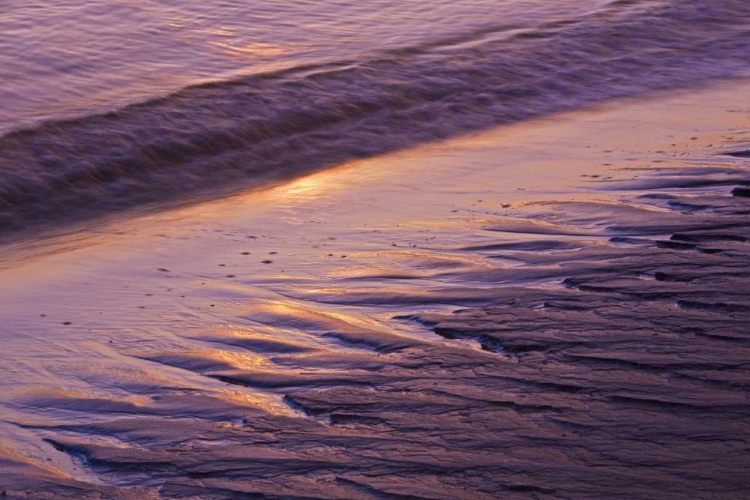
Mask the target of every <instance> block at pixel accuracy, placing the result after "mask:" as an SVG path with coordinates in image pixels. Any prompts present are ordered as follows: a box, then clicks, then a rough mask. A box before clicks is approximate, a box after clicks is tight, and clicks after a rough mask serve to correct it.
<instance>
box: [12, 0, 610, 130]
mask: <svg viewBox="0 0 750 500" xmlns="http://www.w3.org/2000/svg"><path fill="white" fill-rule="evenodd" d="M603 3H604V2H602V1H601V0H579V1H564V2H540V1H538V0H537V1H529V0H501V1H488V0H462V1H460V2H452V1H446V0H439V1H430V2H420V1H406V2H397V1H393V0H376V1H373V2H352V1H342V0H327V1H305V0H302V1H291V0H273V1H264V2H258V1H255V2H237V1H221V2H202V1H195V0H192V1H173V0H158V1H146V2H131V1H108V0H94V1H84V0H49V1H48V0H44V1H16V0H11V1H8V2H4V4H3V6H2V12H1V13H0V68H2V69H1V70H0V109H2V115H0V132H2V131H7V130H8V129H11V128H18V127H20V126H28V125H30V124H32V123H35V122H39V121H42V120H50V119H55V118H61V117H71V116H79V115H84V114H90V113H92V112H95V111H101V110H103V109H111V108H116V107H118V106H121V105H122V104H124V103H127V102H132V101H140V100H145V99H148V98H151V97H153V96H155V95H158V94H161V93H164V92H166V91H172V90H175V89H178V88H182V87H186V86H189V85H193V84H195V83H198V82H201V81H220V80H227V79H230V78H232V77H236V76H237V75H247V74H254V73H260V72H268V71H277V70H278V69H280V68H283V67H295V66H302V65H307V64H321V63H325V62H334V61H341V60H358V59H367V58H370V57H373V56H374V55H376V54H381V53H383V52H384V51H388V50H398V49H403V48H414V47H418V46H420V45H429V44H433V43H441V42H442V43H444V41H445V40H446V39H451V38H454V37H458V38H463V37H470V36H472V34H478V33H481V32H483V31H487V30H489V31H502V30H511V29H518V28H533V27H535V26H538V25H539V24H541V23H544V22H545V21H551V20H555V19H560V18H566V17H568V16H574V15H578V14H581V13H583V12H586V11H587V10H590V9H595V8H597V7H598V6H600V5H602V4H603Z"/></svg>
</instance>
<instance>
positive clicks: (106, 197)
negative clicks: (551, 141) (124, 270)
mask: <svg viewBox="0 0 750 500" xmlns="http://www.w3.org/2000/svg"><path fill="white" fill-rule="evenodd" d="M24 5H26V4H24ZM76 5H77V6H78V7H79V8H83V7H82V6H81V5H80V4H75V3H74V4H73V5H72V6H69V7H68V8H63V7H59V8H54V9H53V8H44V9H36V10H33V9H31V10H29V8H28V7H23V8H21V7H19V8H17V9H15V10H13V9H11V10H10V14H7V15H5V16H4V17H3V22H5V23H10V25H11V26H10V28H8V29H6V30H4V31H3V33H4V34H5V37H6V41H5V42H3V45H2V47H3V50H1V51H0V57H3V58H6V59H9V60H8V61H6V64H0V67H3V68H8V69H5V71H10V70H12V71H14V73H13V75H11V76H8V77H6V78H3V79H1V80H0V85H2V87H0V88H1V89H2V90H0V102H1V103H2V108H3V109H4V110H5V113H6V118H5V120H3V122H4V123H6V124H7V129H8V130H9V129H11V128H18V127H20V128H21V129H22V130H17V131H16V132H9V133H7V134H6V135H4V136H2V137H0V230H6V231H7V230H13V229H24V228H26V227H29V226H31V225H34V224H36V223H43V222H47V223H49V222H50V221H52V222H57V223H59V222H66V221H68V220H71V219H81V218H90V217H93V216H97V215H99V214H101V213H105V212H111V211H117V210H122V209H125V208H129V207H135V206H140V205H144V204H148V203H154V202H164V201H170V200H184V199H189V198H190V197H191V196H194V195H197V194H200V193H201V192H205V191H206V190H209V189H212V188H216V187H219V188H226V187H229V188H241V187H247V186H251V185H258V184H262V183H267V182H274V181H279V180H283V179H290V178H294V177H298V176H300V175H304V174H306V173H310V172H313V171H316V170H320V169H324V168H329V167H331V166H334V165H336V164H340V163H342V162H346V161H349V160H352V159H356V158H361V157H368V156H374V155H378V154H383V153H387V152H390V151H394V150H398V149H402V148H406V147H411V146H414V145H417V144H421V143H425V142H431V141H437V140H441V139H444V138H447V137H451V136H454V135H457V134H461V133H466V132H470V131H473V130H478V129H483V128H487V127H491V126H494V125H498V124H505V123H511V122H515V121H519V120H524V119H529V118H533V117H538V116H544V115H548V114H551V113H555V112H560V111H565V110H571V109H577V108H579V107H581V106H585V105H589V104H592V103H595V102H602V101H606V100H609V99H612V98H616V97H623V96H633V95H638V94H641V93H644V92H648V91H654V90H663V89H674V88H680V87H690V86H693V85H697V84H701V83H705V82H707V81H710V80H714V79H724V78H732V77H736V76H739V75H744V74H746V73H747V71H748V70H749V69H750V50H749V49H750V4H748V2H746V1H744V0H719V1H713V2H702V1H698V0H693V1H658V0H642V1H614V2H604V3H603V2H563V3H562V4H561V3H559V2H555V3H554V7H550V5H552V3H550V2H537V3H531V4H529V3H521V2H502V3H500V4H498V3H497V2H479V1H476V2H442V3H438V4H433V3H430V5H429V6H425V5H423V4H417V3H408V2H407V3H406V5H404V3H395V2H384V3H375V4H370V3H368V4H367V5H368V7H361V6H359V7H358V6H355V4H351V5H347V4H343V5H339V4H325V3H324V4H320V3H315V4H314V6H313V5H312V4H311V5H309V6H308V7H309V9H306V10H304V15H302V14H299V15H297V16H295V15H292V14H290V13H289V12H288V10H289V9H288V8H287V9H286V10H285V9H284V8H282V7H284V6H285V5H286V6H287V7H290V5H291V4H285V3H271V4H264V7H263V9H261V10H258V9H250V8H249V7H245V8H243V9H240V8H239V7H236V6H232V5H228V6H227V8H226V9H227V10H222V9H221V8H213V7H212V9H210V13H207V14H206V13H204V14H201V13H195V12H192V11H190V7H189V6H188V7H184V6H183V7H179V8H178V7H175V6H172V7H169V8H167V7H163V10H164V12H169V14H163V15H160V13H161V12H162V11H161V10H159V8H158V6H155V5H154V4H149V3H147V4H138V6H137V7H135V6H133V5H131V4H127V7H126V6H123V5H121V4H112V3H111V2H107V3H106V4H104V3H102V4H99V3H90V2H86V3H85V8H84V10H83V11H81V12H79V11H77V10H76V9H75V7H76ZM144 5H145V7H144ZM160 5H161V4H160ZM295 5H296V6H298V4H295ZM357 5H359V4H357ZM194 8H195V9H198V7H197V6H196V7H194ZM87 9H91V12H89V13H87V12H88V10H87ZM143 9H145V10H143ZM154 9H155V10H154ZM24 12H25V13H26V14H24ZM175 12H181V14H180V15H177V14H175ZM185 12H192V14H186V13H185ZM31 13H36V14H35V16H36V17H41V18H42V19H44V16H51V15H52V14H53V13H56V14H55V15H61V16H63V17H64V19H62V20H54V19H52V20H50V19H47V20H46V21H44V22H43V21H37V20H36V17H34V16H32V14H31ZM173 15H174V16H177V18H181V17H180V16H183V17H184V16H187V17H188V18H190V19H193V20H194V21H195V22H196V23H197V24H198V25H197V26H193V25H192V24H190V23H187V24H188V25H189V27H182V25H183V24H186V22H185V21H184V20H183V21H174V23H173V24H176V25H178V26H177V27H173V28H170V29H173V30H176V31H175V33H173V36H170V35H168V33H171V31H169V30H166V29H165V30H160V29H157V28H158V26H162V25H169V23H170V22H172V21H167V19H169V18H170V16H173ZM24 16H25V17H24ZM65 16H67V17H65ZM107 16H109V17H112V18H115V19H116V22H115V21H112V22H106V20H108V19H109V17H107ZM139 16H147V17H148V19H149V20H150V21H149V22H151V23H156V25H157V27H156V28H153V29H146V30H145V33H144V34H141V33H136V34H133V33H132V26H139V27H141V26H148V25H149V22H146V21H145V20H144V21H142V22H138V21H134V20H133V19H137V18H139ZM191 16H192V17H191ZM254 16H255V17H260V18H262V19H263V22H250V21H248V19H251V18H252V19H254V18H255V17H254ZM228 19H231V21H228ZM14 20H15V21H14ZM32 20H34V22H31V21H32ZM14 23H15V24H14ZM123 23H124V25H123ZM201 23H204V24H205V25H201ZM224 24H228V26H227V28H226V30H225V31H227V32H228V33H231V34H227V33H224V32H221V33H218V34H217V30H219V31H221V30H220V27H221V26H224ZM13 26H15V28H13ZM45 26H46V27H47V28H46V31H45V29H44V27H45ZM68 26H69V28H67V27H68ZM128 26H130V27H131V29H130V31H129V30H128V29H127V27H128ZM311 26H312V27H314V29H313V31H314V33H315V34H314V35H309V36H308V35H305V34H304V33H305V32H306V31H305V30H306V29H308V28H309V29H312V28H310V27H311ZM448 26H450V27H448ZM61 27H65V28H61ZM139 29H140V28H139ZM183 30H187V32H188V33H193V31H195V32H196V33H198V34H199V35H198V34H196V35H195V37H197V38H191V36H192V35H191V36H187V35H186V36H187V39H188V40H190V41H191V42H190V43H195V44H196V45H197V46H198V48H196V47H193V46H192V45H188V46H186V47H182V46H181V45H180V44H184V43H187V42H186V41H185V40H184V39H183V38H181V36H182V35H178V34H180V33H182V34H184V32H183ZM190 30H193V31H190ZM256 31H259V33H258V34H257V35H256V34H254V33H255V32H256ZM14 33H16V34H17V36H14V37H11V36H10V35H11V34H14ZM127 33H130V35H127ZM79 35H80V36H82V37H83V39H82V40H79V41H77V42H75V41H72V42H67V41H65V40H64V39H63V40H58V39H57V38H56V37H58V36H60V37H63V38H64V37H65V36H79ZM84 35H85V36H84ZM254 36H255V37H256V38H257V43H258V44H261V45H263V44H269V43H271V42H270V41H269V40H275V42H273V43H277V44H279V45H281V46H284V47H286V46H290V47H291V46H293V45H294V43H297V42H299V38H305V40H306V42H308V43H310V44H312V46H313V49H310V50H307V49H305V50H307V51H305V50H302V51H301V52H299V54H298V55H297V56H295V55H287V52H289V53H291V54H295V53H296V52H294V50H293V49H282V50H281V52H280V53H279V54H275V55H274V54H271V55H267V56H264V57H266V59H268V61H267V66H263V64H265V63H262V64H261V63H259V64H257V65H254V66H253V63H247V61H246V60H245V59H242V58H239V59H238V58H236V57H234V56H231V57H229V56H228V55H227V54H234V51H233V50H230V48H227V47H226V45H229V46H232V44H235V45H236V46H237V47H241V46H246V45H247V44H250V43H253V42H251V41H250V39H252V38H253V37H254ZM87 37H88V38H87ZM222 37H229V39H230V40H229V41H225V42H226V43H224V45H223V46H221V47H217V45H216V43H213V42H216V39H217V38H218V39H221V38H222ZM233 37H234V38H233ZM342 37H343V38H345V39H347V40H350V42H351V43H349V42H347V43H344V42H343V41H342V39H341V38H342ZM129 38H133V39H135V41H133V42H132V43H124V41H127V40H129ZM235 38H236V40H235ZM196 40H197V41H196ZM232 40H234V41H232ZM15 41H24V42H28V43H29V44H30V46H31V47H36V46H37V45H39V54H48V53H49V54H50V55H49V56H47V55H39V54H37V55H34V54H36V52H35V51H34V50H33V49H32V50H31V51H29V50H17V48H16V47H15V46H14V45H13V44H14V43H15ZM45 44H46V45H45ZM316 44H317V45H316ZM162 45H164V46H165V47H166V49H164V51H161V50H160V49H159V47H162ZM219 45H221V44H219ZM51 46H54V47H55V48H56V49H55V50H52V49H49V47H51ZM77 47H85V49H86V51H85V52H84V53H85V54H88V51H93V54H91V55H90V57H89V55H81V54H79V52H80V51H82V50H83V49H78V48H77ZM200 47H202V48H203V50H204V51H205V54H204V55H201V54H203V52H202V51H201V49H200ZM222 47H223V48H222ZM235 48H236V47H235ZM48 49H49V50H48ZM300 50H301V49H300ZM60 51H62V52H63V55H60V54H59V53H58V52H60ZM217 51H218V55H217V54H216V52H217ZM271 52H272V53H273V51H271ZM30 54H31V55H30ZM55 54H57V55H55ZM188 54H189V55H188ZM46 58H52V59H55V58H58V59H60V58H61V59H62V60H64V61H67V62H66V64H62V63H60V62H55V63H53V61H50V60H47V61H46V62H45V60H46ZM55 60H56V59H55ZM207 61H208V62H207ZM238 61H239V62H238ZM248 64H250V66H252V67H249V66H248ZM35 65H36V66H35ZM87 65H88V66H87ZM212 65H214V66H212ZM79 66H80V68H79ZM253 68H254V69H253ZM280 68H286V69H280ZM152 71H153V72H157V73H158V72H160V71H161V72H164V73H168V74H169V75H172V76H170V77H169V78H172V77H173V78H175V79H176V80H178V81H177V82H172V83H160V82H162V79H161V77H151V76H149V75H150V74H151V72H152ZM217 75H219V76H217ZM239 75H242V76H239ZM165 78H166V77H165ZM167 79H168V78H167ZM207 79H208V80H210V81H211V82H212V83H210V84H203V85H197V86H195V84H196V83H198V82H201V81H205V80H207ZM154 82H156V83H154ZM167 89H181V90H178V91H176V92H174V93H171V94H168V95H165V96H163V97H159V98H156V97H155V96H156V95H159V94H163V93H164V92H165V91H166V90H167ZM76 92H77V93H78V94H81V95H80V96H78V97H76V96H75V94H76ZM115 94H116V95H115ZM118 96H119V97H118ZM130 101H137V102H139V104H137V105H131V106H126V107H120V106H121V105H122V104H124V103H125V102H130ZM108 109H109V110H111V111H110V112H108V113H104V114H102V112H103V111H104V110H108ZM40 110H41V111H40ZM71 116H75V117H76V118H74V119H71V118H70V117H71ZM63 117H65V118H69V119H67V120H64V121H60V118H63Z"/></svg>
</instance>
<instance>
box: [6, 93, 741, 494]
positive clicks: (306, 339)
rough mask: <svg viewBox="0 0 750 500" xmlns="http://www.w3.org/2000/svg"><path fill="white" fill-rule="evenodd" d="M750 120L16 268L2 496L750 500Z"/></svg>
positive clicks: (358, 187)
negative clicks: (681, 499) (690, 499)
mask: <svg viewBox="0 0 750 500" xmlns="http://www.w3.org/2000/svg"><path fill="white" fill-rule="evenodd" d="M747 95H750V83H748V82H736V83H735V84H732V85H729V86H724V87H716V88H710V89H704V90H700V91H694V92H686V93H681V94H678V95H674V96H664V95H662V96H654V97H652V98H650V99H648V100H644V101H627V102H621V103H618V104H616V105H611V106H608V107H600V108H596V109H589V110H586V111H582V112H577V113H571V114H565V115H558V116H554V117H551V118H548V119H544V120H537V121H533V122H526V123H522V124H519V125H514V126H509V127H504V128H499V129H495V130H491V131H488V132H485V133H481V134H477V135H473V136H469V137H464V138H459V139H455V140H451V141H447V142H445V143H441V144H437V145H431V146H425V147H421V148H416V149H411V150H406V151H403V152H400V153H396V154H391V155H386V156H381V157H378V158H373V159H369V160H363V161H359V162H354V163H349V164H346V165H343V166H341V167H339V168H337V169H332V170H328V171H325V172H321V173H318V174H314V175H311V176H308V177H303V178H300V179H298V180H296V181H293V182H290V183H286V184H281V185H279V186H276V187H273V188H271V189H267V190H263V191H254V192H250V193H245V194H242V195H239V196H235V197H232V198H228V199H224V200H220V201H215V202H211V203H203V204H200V205H195V206H190V207H185V208H182V209H175V210H170V211H168V212H162V213H152V214H146V215H142V216H140V217H131V218H126V217H122V216H118V217H113V218H110V219H108V220H106V221H102V222H100V223H98V224H94V225H88V226H81V227H80V228H78V230H76V231H75V232H73V233H72V234H69V235H67V236H58V237H55V238H50V239H46V240H44V241H43V242H39V241H36V242H34V241H27V242H21V243H16V244H14V245H7V246H5V247H4V248H3V249H2V255H1V257H0V258H1V260H0V266H1V268H2V269H1V270H0V280H1V281H2V283H3V285H4V286H3V287H2V290H0V339H1V340H2V347H3V349H2V352H0V367H2V368H1V370H2V371H1V372H0V374H2V380H0V427H1V428H2V430H3V433H2V438H0V477H1V478H2V479H0V490H5V491H6V493H7V495H8V496H9V497H10V498H472V499H474V498H476V499H479V498H628V499H633V498H644V499H645V498H743V497H746V496H747V495H748V494H750V482H748V480H747V479H746V475H747V474H746V470H747V469H748V467H749V466H750V459H748V451H747V450H748V441H750V399H749V398H748V384H749V383H750V382H749V381H750V377H748V375H749V374H748V369H747V366H748V360H750V331H748V327H747V325H748V324H749V323H748V321H749V320H750V317H749V316H748V315H749V313H748V311H750V308H749V306H750V284H749V283H750V282H749V281H748V280H749V279H750V275H749V274H748V269H750V267H748V266H749V264H750V247H749V246H748V241H750V197H748V191H747V189H748V186H750V172H749V170H748V169H749V168H750V159H748V158H747V155H748V154H747V153H746V152H747V151H748V150H750V118H749V117H750V108H748V107H747V99H746V97H747ZM730 153H731V154H730Z"/></svg>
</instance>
